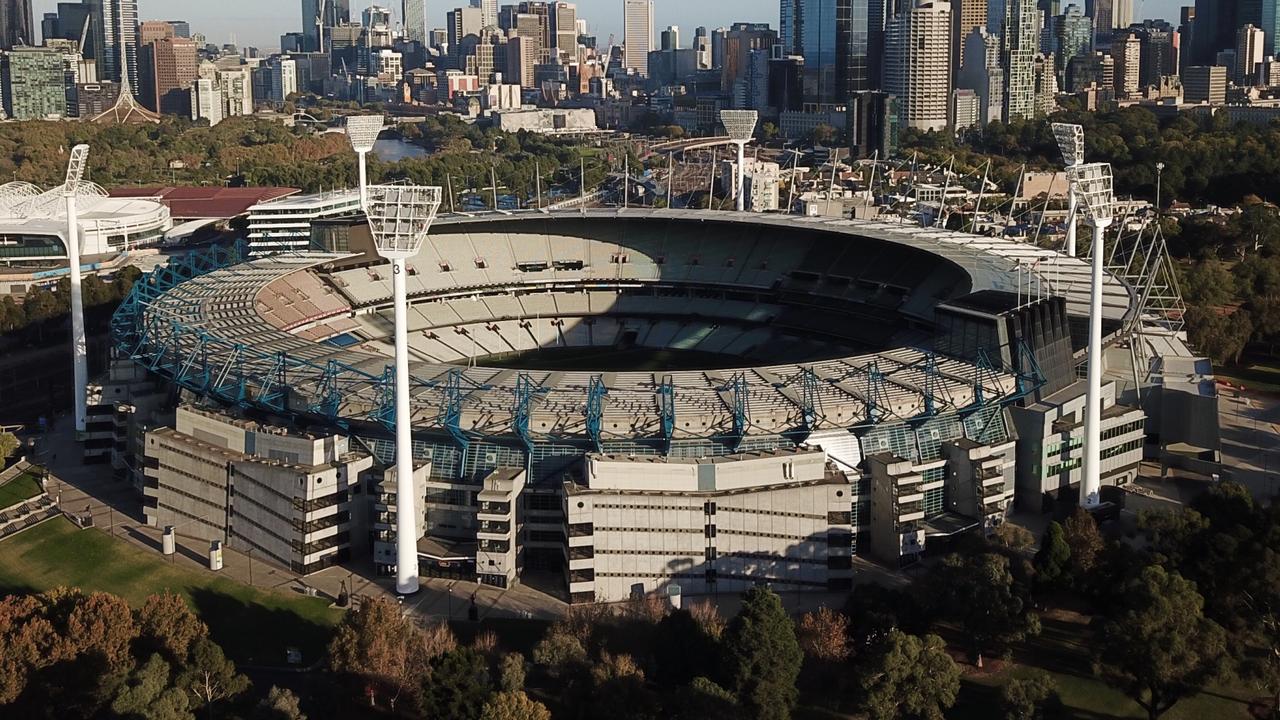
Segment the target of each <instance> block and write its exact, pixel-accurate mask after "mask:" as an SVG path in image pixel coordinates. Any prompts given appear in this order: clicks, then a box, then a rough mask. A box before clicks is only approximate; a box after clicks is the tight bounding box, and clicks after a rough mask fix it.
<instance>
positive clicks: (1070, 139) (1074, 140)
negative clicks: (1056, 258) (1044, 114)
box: [1053, 123, 1084, 257]
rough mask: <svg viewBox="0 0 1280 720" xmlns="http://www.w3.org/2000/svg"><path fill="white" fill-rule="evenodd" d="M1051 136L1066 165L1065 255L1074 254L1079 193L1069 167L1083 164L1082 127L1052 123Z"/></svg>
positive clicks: (1072, 255)
mask: <svg viewBox="0 0 1280 720" xmlns="http://www.w3.org/2000/svg"><path fill="white" fill-rule="evenodd" d="M1053 136H1054V139H1056V140H1057V141H1058V149H1059V150H1061V151H1062V159H1063V161H1064V162H1065V163H1066V165H1067V182H1068V188H1067V198H1068V207H1067V255H1070V256H1071V257H1075V256H1076V222H1077V221H1078V220H1079V204H1080V198H1079V193H1078V192H1077V190H1076V183H1075V181H1073V180H1071V177H1072V175H1071V169H1072V168H1076V167H1080V166H1081V165H1083V164H1084V128H1083V127H1081V126H1079V125H1072V124H1069V123H1054V124H1053Z"/></svg>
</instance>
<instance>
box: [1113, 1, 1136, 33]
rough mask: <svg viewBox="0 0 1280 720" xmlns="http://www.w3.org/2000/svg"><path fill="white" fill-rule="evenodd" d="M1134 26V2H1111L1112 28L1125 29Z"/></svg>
mask: <svg viewBox="0 0 1280 720" xmlns="http://www.w3.org/2000/svg"><path fill="white" fill-rule="evenodd" d="M1132 24H1133V0H1111V27H1112V29H1124V28H1127V27H1129V26H1130V25H1132Z"/></svg>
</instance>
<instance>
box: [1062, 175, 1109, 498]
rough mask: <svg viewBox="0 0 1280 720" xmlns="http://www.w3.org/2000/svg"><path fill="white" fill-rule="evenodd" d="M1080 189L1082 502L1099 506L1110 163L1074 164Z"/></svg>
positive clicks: (1072, 178) (1073, 176)
mask: <svg viewBox="0 0 1280 720" xmlns="http://www.w3.org/2000/svg"><path fill="white" fill-rule="evenodd" d="M1067 173H1068V176H1069V177H1070V178H1071V182H1072V184H1073V186H1075V187H1076V188H1078V191H1079V193H1080V200H1081V202H1082V203H1083V205H1084V213H1085V217H1086V219H1087V220H1088V222H1089V225H1090V226H1091V227H1093V246H1092V247H1091V248H1090V250H1089V251H1090V252H1091V253H1093V259H1092V273H1091V279H1090V287H1089V354H1088V362H1089V380H1088V392H1087V395H1086V396H1085V416H1084V469H1083V470H1082V471H1081V475H1080V504H1081V505H1082V506H1084V507H1086V508H1092V507H1097V505H1098V504H1099V502H1101V492H1102V262H1103V257H1104V256H1105V253H1104V252H1103V247H1104V242H1105V236H1106V232H1107V227H1108V226H1109V225H1111V221H1112V219H1113V218H1114V217H1115V195H1114V185H1113V180H1112V175H1111V165H1110V164H1109V163H1092V164H1089V165H1075V166H1072V167H1071V168H1070V169H1069V170H1067Z"/></svg>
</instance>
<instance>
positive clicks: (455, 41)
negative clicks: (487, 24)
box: [445, 7, 484, 53]
mask: <svg viewBox="0 0 1280 720" xmlns="http://www.w3.org/2000/svg"><path fill="white" fill-rule="evenodd" d="M483 27H484V24H483V23H482V22H481V13H480V8H473V7H464V8H455V9H453V10H450V11H449V12H448V14H447V15H446V18H445V29H446V30H447V31H448V34H449V35H448V36H449V51H450V52H454V53H456V52H457V48H458V46H459V45H460V44H461V43H462V40H463V38H466V37H467V36H468V35H474V36H475V37H480V30H481V29H482V28H483Z"/></svg>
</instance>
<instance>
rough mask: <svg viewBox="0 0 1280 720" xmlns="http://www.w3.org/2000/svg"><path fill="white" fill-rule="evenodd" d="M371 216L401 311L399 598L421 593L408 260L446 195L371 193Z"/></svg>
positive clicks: (399, 190)
mask: <svg viewBox="0 0 1280 720" xmlns="http://www.w3.org/2000/svg"><path fill="white" fill-rule="evenodd" d="M367 193H368V201H367V204H366V205H365V215H366V218H367V220H368V223H369V232H370V233H371V234H372V235H373V242H374V245H375V247H376V248H377V251H378V255H379V256H380V257H382V258H384V259H386V260H390V261H391V277H392V294H393V298H394V305H395V347H396V357H395V397H396V410H395V431H396V593H397V594H400V595H408V594H411V593H415V592H417V591H418V530H417V519H418V517H417V514H416V513H417V509H416V507H415V502H414V500H415V498H414V489H413V487H414V483H413V428H412V426H411V424H410V423H411V422H412V417H411V416H412V413H411V411H410V407H409V322H408V314H409V302H408V292H407V290H406V283H405V260H407V259H408V258H411V257H413V256H414V255H417V254H418V251H419V250H420V249H421V248H422V243H423V241H425V240H426V238H427V233H428V232H429V231H430V230H431V223H432V222H434V221H435V218H436V212H437V211H438V210H439V209H440V201H441V199H442V196H443V191H442V190H441V189H440V188H439V187H423V186H421V185H373V186H370V187H368V188H367Z"/></svg>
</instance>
